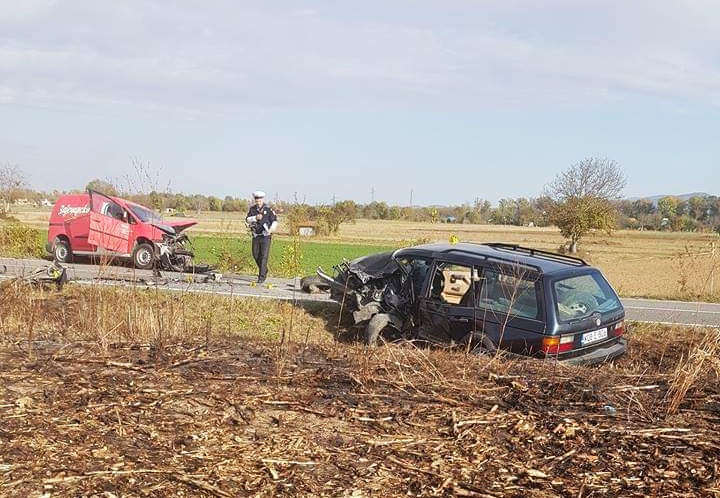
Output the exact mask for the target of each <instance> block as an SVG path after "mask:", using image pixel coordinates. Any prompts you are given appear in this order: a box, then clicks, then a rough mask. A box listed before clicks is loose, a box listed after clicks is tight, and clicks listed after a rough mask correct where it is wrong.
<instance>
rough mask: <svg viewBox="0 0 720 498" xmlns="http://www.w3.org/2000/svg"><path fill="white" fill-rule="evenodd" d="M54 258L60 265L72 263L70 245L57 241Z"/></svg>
mask: <svg viewBox="0 0 720 498" xmlns="http://www.w3.org/2000/svg"><path fill="white" fill-rule="evenodd" d="M53 257H54V258H55V261H57V262H58V263H70V262H71V261H72V251H71V250H70V244H68V243H67V242H66V241H64V240H61V239H58V240H56V241H55V247H54V248H53Z"/></svg>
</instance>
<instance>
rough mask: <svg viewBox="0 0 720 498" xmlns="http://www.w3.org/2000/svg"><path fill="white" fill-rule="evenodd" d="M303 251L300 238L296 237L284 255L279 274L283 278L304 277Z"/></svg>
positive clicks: (286, 248) (284, 251)
mask: <svg viewBox="0 0 720 498" xmlns="http://www.w3.org/2000/svg"><path fill="white" fill-rule="evenodd" d="M302 263H303V251H302V244H301V242H300V237H299V236H297V235H296V236H295V237H293V239H292V243H291V244H289V245H288V246H287V247H285V249H284V250H283V253H282V258H281V259H280V268H279V269H278V270H279V271H278V273H279V274H280V275H282V276H283V277H297V276H300V275H302Z"/></svg>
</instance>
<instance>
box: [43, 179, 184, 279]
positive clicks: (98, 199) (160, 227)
mask: <svg viewBox="0 0 720 498" xmlns="http://www.w3.org/2000/svg"><path fill="white" fill-rule="evenodd" d="M196 223H197V221H195V220H191V219H182V220H177V221H165V220H163V218H162V217H161V216H160V215H159V214H157V213H155V212H154V211H153V210H152V209H148V208H146V207H145V206H141V205H140V204H136V203H134V202H131V201H128V200H126V199H122V198H120V197H115V196H109V195H105V194H102V193H100V192H96V191H93V190H90V191H88V192H86V193H82V194H69V195H63V196H61V197H60V198H59V199H58V200H57V202H56V203H55V206H54V207H53V210H52V214H51V215H50V226H49V228H48V244H47V246H46V249H47V251H48V252H49V253H50V254H52V255H53V257H54V258H55V259H56V260H57V261H60V262H62V263H68V262H70V261H72V259H73V256H106V257H107V256H109V257H113V258H121V259H130V260H131V261H132V263H133V265H134V266H135V267H136V268H141V269H150V268H154V267H156V266H161V267H163V268H165V269H170V270H176V271H185V270H187V269H188V267H190V266H191V265H192V259H193V253H192V252H191V251H189V250H188V249H187V248H186V243H187V242H189V240H188V237H187V235H186V234H184V233H182V232H183V230H185V229H186V228H188V227H191V226H193V225H195V224H196Z"/></svg>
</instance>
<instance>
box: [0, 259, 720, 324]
mask: <svg viewBox="0 0 720 498" xmlns="http://www.w3.org/2000/svg"><path fill="white" fill-rule="evenodd" d="M48 264H49V262H48V261H44V260H38V259H9V258H0V279H2V278H13V277H16V276H27V275H30V274H31V273H33V272H34V271H36V270H37V269H39V268H42V267H44V266H46V265H48ZM64 266H65V267H66V268H67V275H68V278H69V280H71V281H73V282H75V283H78V284H81V285H98V284H100V285H124V286H136V287H145V288H158V289H164V290H168V291H174V292H197V293H211V294H220V295H227V296H238V297H254V298H265V299H285V300H298V301H319V302H330V300H329V298H328V296H327V294H307V293H305V292H302V290H301V289H300V288H299V281H295V280H294V279H282V278H268V280H267V282H266V283H265V284H263V285H259V286H258V285H255V284H254V283H253V281H254V280H255V278H254V277H253V276H250V275H220V277H219V279H217V280H213V279H211V278H209V277H208V276H207V275H192V274H187V273H173V272H161V273H160V275H159V276H156V275H153V272H152V271H149V270H135V269H132V268H127V267H123V266H99V265H89V264H70V265H64ZM622 302H623V305H624V306H625V312H626V317H627V319H628V320H632V321H637V322H648V323H662V324H675V325H689V326H699V327H720V304H715V303H702V302H685V301H664V300H657V299H637V298H622Z"/></svg>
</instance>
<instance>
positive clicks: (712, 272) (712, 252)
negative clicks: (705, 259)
mask: <svg viewBox="0 0 720 498" xmlns="http://www.w3.org/2000/svg"><path fill="white" fill-rule="evenodd" d="M710 247H711V248H712V249H710V265H711V266H710V295H711V296H714V295H715V250H716V249H717V247H716V246H715V242H711V243H710Z"/></svg>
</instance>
